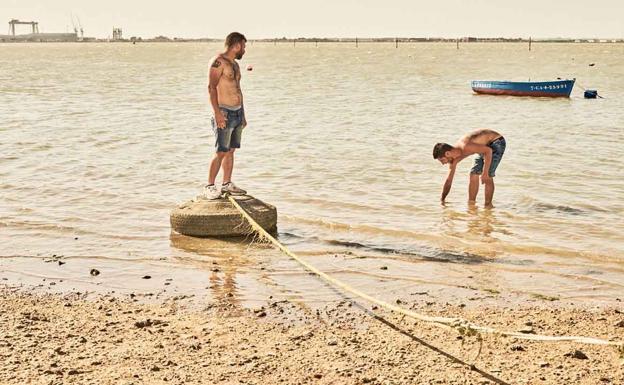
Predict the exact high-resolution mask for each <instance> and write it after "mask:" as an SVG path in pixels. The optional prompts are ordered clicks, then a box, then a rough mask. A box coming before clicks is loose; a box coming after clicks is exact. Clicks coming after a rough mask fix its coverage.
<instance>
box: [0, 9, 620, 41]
mask: <svg viewBox="0 0 624 385" xmlns="http://www.w3.org/2000/svg"><path fill="white" fill-rule="evenodd" d="M70 14H73V15H75V16H78V17H79V18H80V21H81V22H82V25H83V28H84V30H85V36H90V37H99V38H105V37H108V36H110V35H111V34H112V29H113V27H121V28H122V29H123V35H124V37H126V38H130V37H131V36H141V37H144V38H150V37H154V36H156V35H165V36H169V37H185V38H199V37H213V38H223V37H225V35H227V33H229V32H231V31H235V30H236V31H240V32H242V33H244V34H245V35H246V36H247V37H248V38H252V39H253V38H271V37H282V36H285V37H289V38H291V37H395V36H399V37H463V36H479V37H498V36H504V37H525V38H528V37H529V36H532V37H534V38H540V37H586V38H592V37H603V38H624V0H550V1H548V0H463V1H462V0H431V1H422V0H377V1H372V0H359V1H356V0H316V1H296V0H238V1H236V0H219V1H211V0H177V1H166V2H159V1H156V0H98V1H93V0H53V1H51V0H45V1H44V0H0V21H2V22H3V23H5V24H4V25H5V27H4V30H3V29H0V34H6V33H8V29H9V28H8V21H9V20H10V19H12V18H16V19H20V20H26V21H31V20H35V21H39V27H40V31H41V32H70V31H72V30H73V27H72V23H71V18H70ZM18 33H28V27H27V26H21V28H20V29H18Z"/></svg>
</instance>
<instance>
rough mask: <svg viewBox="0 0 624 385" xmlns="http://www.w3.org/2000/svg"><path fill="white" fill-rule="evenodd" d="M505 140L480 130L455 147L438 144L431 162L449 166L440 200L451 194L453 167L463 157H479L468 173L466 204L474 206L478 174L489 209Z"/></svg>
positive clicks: (461, 140) (467, 136)
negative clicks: (435, 161)
mask: <svg viewBox="0 0 624 385" xmlns="http://www.w3.org/2000/svg"><path fill="white" fill-rule="evenodd" d="M505 147H506V142H505V138H503V136H502V135H501V134H499V133H498V132H496V131H492V130H488V129H481V130H477V131H474V132H471V133H470V134H468V135H466V136H464V137H463V138H461V139H460V140H459V142H457V144H456V145H455V146H451V145H450V144H447V143H437V144H436V145H435V146H434V147H433V159H437V160H439V161H440V163H442V164H447V163H448V165H449V173H448V176H447V177H446V182H444V188H443V189H442V197H441V201H442V203H444V200H445V199H446V196H447V195H448V193H449V192H450V191H451V185H452V184H453V177H454V176H455V168H456V167H457V164H458V163H459V162H461V161H462V160H463V159H464V158H466V157H468V156H470V155H472V154H479V156H478V157H477V159H475V162H474V166H473V167H472V169H471V170H470V185H469V187H468V202H469V203H472V204H474V203H475V201H476V200H477V193H478V192H479V175H481V183H482V184H484V185H485V206H486V207H492V197H493V196H494V179H492V178H493V177H494V174H495V172H496V168H497V167H498V164H499V163H500V161H501V159H502V158H503V154H504V153H505Z"/></svg>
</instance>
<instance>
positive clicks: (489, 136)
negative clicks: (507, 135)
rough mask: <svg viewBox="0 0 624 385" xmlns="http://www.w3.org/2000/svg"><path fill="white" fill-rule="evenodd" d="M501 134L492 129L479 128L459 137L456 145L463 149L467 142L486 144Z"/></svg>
mask: <svg viewBox="0 0 624 385" xmlns="http://www.w3.org/2000/svg"><path fill="white" fill-rule="evenodd" d="M501 136H502V135H501V134H499V133H498V132H496V131H494V130H489V129H487V128H481V129H478V130H475V131H473V132H471V133H469V134H467V135H466V136H464V137H463V138H461V139H460V140H459V142H457V145H456V147H459V148H461V149H463V148H464V147H465V146H466V144H468V143H474V144H482V145H488V144H489V143H491V142H492V141H493V140H496V139H498V138H500V137H501Z"/></svg>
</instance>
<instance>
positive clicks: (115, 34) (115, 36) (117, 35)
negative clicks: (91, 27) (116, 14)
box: [113, 28, 123, 40]
mask: <svg viewBox="0 0 624 385" xmlns="http://www.w3.org/2000/svg"><path fill="white" fill-rule="evenodd" d="M121 39H123V37H122V31H121V28H113V40H121Z"/></svg>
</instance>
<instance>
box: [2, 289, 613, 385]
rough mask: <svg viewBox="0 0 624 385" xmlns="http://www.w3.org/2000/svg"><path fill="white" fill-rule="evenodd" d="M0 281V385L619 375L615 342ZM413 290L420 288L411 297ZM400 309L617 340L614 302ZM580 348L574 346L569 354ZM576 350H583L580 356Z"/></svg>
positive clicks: (558, 379)
mask: <svg viewBox="0 0 624 385" xmlns="http://www.w3.org/2000/svg"><path fill="white" fill-rule="evenodd" d="M49 291H50V290H49V287H48V288H47V289H41V288H36V287H28V286H24V285H21V286H19V287H17V286H15V285H12V284H11V283H10V282H9V280H8V279H6V278H5V279H4V280H1V281H0V298H1V299H0V360H1V361H2V362H3V365H2V366H0V383H2V384H7V385H8V384H25V383H32V384H65V383H76V384H85V383H97V384H183V383H184V384H277V383H284V384H496V383H498V384H564V383H565V384H568V383H574V384H621V383H623V381H624V374H623V366H622V363H621V359H620V356H619V354H618V352H617V350H616V349H615V348H613V347H604V346H594V345H580V344H576V343H567V342H566V343H544V342H530V341H520V340H514V339H512V338H502V337H495V336H484V340H483V346H482V351H481V353H480V354H479V356H478V357H477V358H476V360H475V357H476V356H477V354H478V350H479V349H478V347H479V343H478V341H477V340H476V338H475V337H464V338H462V337H460V336H458V334H457V333H456V332H455V331H448V330H444V329H440V328H436V327H433V326H431V325H429V324H426V323H423V322H416V321H413V320H410V319H404V318H402V317H398V316H394V315H393V314H391V313H388V312H385V311H383V310H381V309H377V308H376V307H373V306H371V305H369V304H366V303H364V302H360V301H358V302H352V301H350V300H345V299H343V300H338V301H331V302H327V303H325V304H323V305H319V306H317V307H316V308H315V309H312V308H310V307H309V306H305V305H302V304H300V303H298V302H296V301H293V300H289V299H284V298H276V297H273V296H268V297H266V298H264V299H263V300H262V301H260V302H258V303H257V304H256V305H255V306H254V307H245V306H241V304H240V303H239V302H238V301H237V300H236V299H235V298H234V296H233V295H231V294H230V295H228V294H225V295H223V296H221V297H219V298H212V299H206V298H198V297H196V296H195V297H194V296H168V297H162V298H159V300H157V301H151V302H150V301H144V300H143V297H141V296H138V295H135V294H129V295H128V294H123V295H122V294H119V293H115V294H106V293H99V294H96V295H94V294H93V293H92V292H91V293H89V292H76V291H73V292H65V293H62V292H56V293H48V292H49ZM416 294H418V293H416ZM399 302H400V305H401V306H403V307H406V308H411V309H414V310H416V311H420V312H425V313H427V314H432V315H445V316H457V315H460V316H462V317H465V318H467V319H470V320H472V321H474V322H476V323H479V324H483V325H489V326H493V327H496V328H499V329H504V330H521V329H524V330H525V331H529V332H535V333H540V334H554V335H566V334H567V335H587V336H594V337H601V338H605V339H616V340H620V341H621V340H624V313H623V312H624V304H623V305H622V306H619V305H615V306H599V307H592V308H580V307H574V306H570V305H562V304H557V305H555V304H553V303H552V302H549V301H544V302H542V303H537V304H536V303H533V304H530V305H529V304H525V305H524V306H500V305H496V306H492V305H489V304H487V303H486V302H484V301H482V300H479V299H474V300H473V301H471V306H465V304H458V305H455V304H449V303H444V302H443V301H442V302H432V301H430V300H429V299H427V298H426V296H425V295H415V296H413V297H411V299H407V300H406V299H403V300H399ZM577 350H578V351H580V352H582V354H581V353H578V352H576V351H577ZM585 357H586V358H585Z"/></svg>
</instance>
